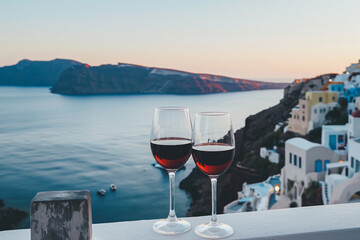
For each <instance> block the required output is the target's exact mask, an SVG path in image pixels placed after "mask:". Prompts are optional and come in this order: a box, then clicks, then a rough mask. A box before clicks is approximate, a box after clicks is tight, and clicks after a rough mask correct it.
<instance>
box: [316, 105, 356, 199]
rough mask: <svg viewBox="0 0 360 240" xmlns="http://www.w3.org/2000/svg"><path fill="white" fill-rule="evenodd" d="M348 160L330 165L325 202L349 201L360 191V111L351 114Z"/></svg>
mask: <svg viewBox="0 0 360 240" xmlns="http://www.w3.org/2000/svg"><path fill="white" fill-rule="evenodd" d="M347 137H348V138H347V141H348V145H347V149H348V158H347V161H346V162H339V163H334V164H329V165H328V171H327V172H326V176H325V182H323V183H321V184H322V188H323V192H322V194H323V202H324V204H328V203H329V204H334V203H347V202H349V201H351V198H352V195H353V194H354V193H356V192H359V191H360V173H359V172H360V111H356V112H354V113H353V114H351V115H350V116H349V124H348V129H347Z"/></svg>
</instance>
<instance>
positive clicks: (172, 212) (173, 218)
mask: <svg viewBox="0 0 360 240" xmlns="http://www.w3.org/2000/svg"><path fill="white" fill-rule="evenodd" d="M169 183H170V211H169V216H168V220H169V221H176V220H177V218H176V214H175V172H169Z"/></svg>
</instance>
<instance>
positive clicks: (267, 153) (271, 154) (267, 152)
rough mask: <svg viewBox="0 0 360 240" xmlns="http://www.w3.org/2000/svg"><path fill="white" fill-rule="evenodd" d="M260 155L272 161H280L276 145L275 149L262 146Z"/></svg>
mask: <svg viewBox="0 0 360 240" xmlns="http://www.w3.org/2000/svg"><path fill="white" fill-rule="evenodd" d="M260 157H261V158H263V159H267V160H269V162H271V163H279V159H280V154H279V153H278V152H276V147H274V150H271V149H267V148H266V147H262V148H260Z"/></svg>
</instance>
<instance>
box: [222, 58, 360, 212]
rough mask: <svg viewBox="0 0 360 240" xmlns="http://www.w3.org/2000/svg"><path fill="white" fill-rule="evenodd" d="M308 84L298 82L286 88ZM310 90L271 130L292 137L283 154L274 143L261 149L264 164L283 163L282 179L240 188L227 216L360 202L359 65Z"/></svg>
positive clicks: (316, 83) (226, 209) (315, 83)
mask: <svg viewBox="0 0 360 240" xmlns="http://www.w3.org/2000/svg"><path fill="white" fill-rule="evenodd" d="M306 81H308V79H299V80H296V81H294V82H293V83H292V84H291V85H290V88H296V87H297V85H299V84H301V83H304V82H306ZM311 85H312V86H310V88H311V89H314V90H311V91H309V90H308V91H306V92H305V94H304V97H303V98H300V99H299V100H298V105H297V106H296V107H294V108H293V109H292V110H291V114H290V117H289V118H288V120H287V121H285V122H280V123H279V124H278V125H277V126H276V127H275V129H274V134H275V133H276V134H282V135H287V136H293V137H288V138H286V139H285V140H284V142H283V143H282V145H283V146H284V150H283V151H279V150H278V146H277V145H276V143H275V142H274V147H273V149H268V148H267V147H266V146H262V147H261V148H260V153H259V155H260V157H261V158H263V159H264V160H265V161H266V160H267V161H269V162H270V163H273V164H279V162H281V161H280V159H283V164H284V166H283V168H282V169H281V173H280V175H276V176H271V177H269V178H268V179H267V180H266V181H264V182H262V184H259V183H253V184H246V183H244V185H243V190H242V191H241V192H239V193H238V200H235V201H233V202H231V203H229V204H228V205H226V206H225V207H224V212H225V213H228V212H238V211H256V210H264V209H277V208H287V207H300V206H307V205H318V204H324V205H326V204H337V203H349V202H356V201H360V173H359V172H360V60H359V62H358V63H353V64H351V65H350V66H349V67H347V68H346V70H345V71H344V72H343V73H342V74H339V75H334V76H333V77H332V76H331V75H329V78H327V79H324V78H319V79H315V80H314V79H312V82H311ZM315 89H316V90H315ZM316 135H318V136H317V137H314V136H316ZM309 136H310V137H309ZM317 140H318V141H317ZM315 141H317V142H315ZM274 178H276V179H279V181H275V182H274V181H273V179H274ZM264 203H265V205H266V208H264V207H263V206H264ZM259 206H262V207H259Z"/></svg>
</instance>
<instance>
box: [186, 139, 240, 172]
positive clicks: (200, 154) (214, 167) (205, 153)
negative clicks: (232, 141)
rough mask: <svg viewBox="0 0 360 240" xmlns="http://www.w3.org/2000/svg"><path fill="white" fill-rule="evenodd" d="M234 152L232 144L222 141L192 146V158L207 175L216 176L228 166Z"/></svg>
mask: <svg viewBox="0 0 360 240" xmlns="http://www.w3.org/2000/svg"><path fill="white" fill-rule="evenodd" d="M234 154H235V148H234V146H230V145H227V144H223V143H204V144H199V145H194V146H193V151H192V155H193V159H194V161H195V163H196V165H197V166H198V168H199V169H200V170H201V171H202V172H204V173H205V174H207V175H213V176H218V175H221V174H222V173H223V172H225V171H226V170H227V169H228V167H229V166H230V164H231V162H232V160H233V158H234Z"/></svg>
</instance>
